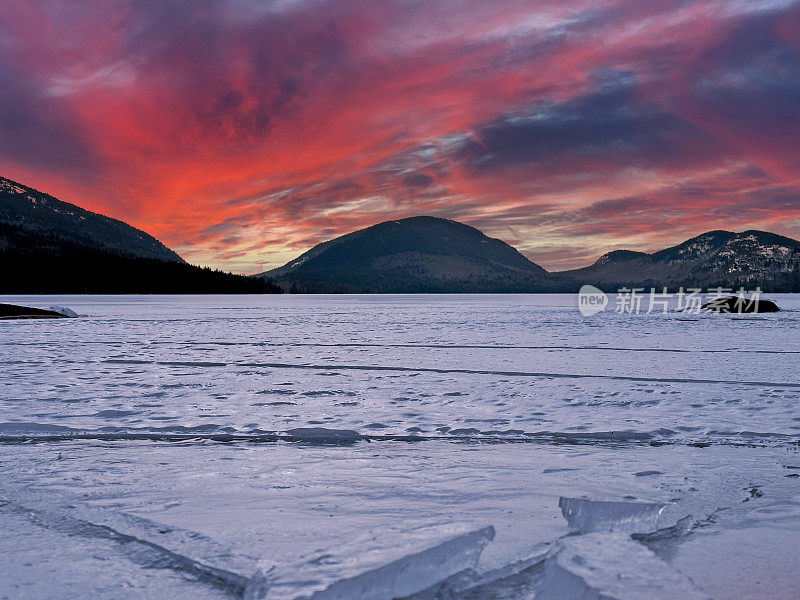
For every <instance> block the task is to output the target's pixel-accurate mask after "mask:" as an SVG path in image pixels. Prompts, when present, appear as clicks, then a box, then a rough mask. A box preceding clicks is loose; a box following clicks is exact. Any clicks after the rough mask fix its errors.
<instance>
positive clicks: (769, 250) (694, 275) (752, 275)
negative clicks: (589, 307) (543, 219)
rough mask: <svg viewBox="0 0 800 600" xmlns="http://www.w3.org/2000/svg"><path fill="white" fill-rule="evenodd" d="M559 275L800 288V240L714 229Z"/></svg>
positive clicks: (613, 282)
mask: <svg viewBox="0 0 800 600" xmlns="http://www.w3.org/2000/svg"><path fill="white" fill-rule="evenodd" d="M554 275H556V276H559V277H564V278H569V279H574V280H576V281H579V282H583V283H590V284H593V285H596V286H597V287H599V288H601V289H605V290H615V289H618V288H620V287H644V288H646V289H648V288H650V287H656V288H662V287H667V288H669V289H673V290H674V289H676V288H680V287H683V288H688V287H693V288H702V289H708V288H716V287H724V288H732V289H738V288H740V287H744V288H745V289H755V288H756V287H760V288H761V289H762V290H764V291H770V292H797V291H800V242H798V241H797V240H793V239H791V238H788V237H784V236H782V235H777V234H775V233H769V232H766V231H757V230H748V231H744V232H742V233H733V232H731V231H722V230H716V231H709V232H706V233H703V234H700V235H698V236H696V237H693V238H691V239H689V240H686V241H685V242H682V243H680V244H678V245H677V246H672V247H670V248H666V249H664V250H659V251H658V252H653V253H652V254H647V253H644V252H632V251H630V250H615V251H613V252H609V253H607V254H604V255H603V256H601V257H600V258H599V259H598V260H597V261H596V262H595V263H594V264H593V265H591V266H589V267H583V268H581V269H572V270H569V271H561V272H558V273H554Z"/></svg>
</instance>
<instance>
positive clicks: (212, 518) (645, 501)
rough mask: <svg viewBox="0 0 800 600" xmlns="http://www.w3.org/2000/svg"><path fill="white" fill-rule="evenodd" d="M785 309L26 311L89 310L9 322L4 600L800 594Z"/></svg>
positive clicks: (440, 300) (329, 305) (515, 304)
mask: <svg viewBox="0 0 800 600" xmlns="http://www.w3.org/2000/svg"><path fill="white" fill-rule="evenodd" d="M774 299H775V300H777V302H778V304H779V305H780V306H781V307H782V308H784V309H785V310H784V311H783V312H780V313H777V314H771V315H765V316H759V317H757V318H755V317H747V318H742V317H738V316H734V315H698V316H696V317H692V318H691V319H689V318H688V317H687V316H686V315H680V314H676V313H669V314H666V315H664V314H650V315H617V314H615V313H613V312H606V313H601V314H599V315H596V316H594V317H591V318H584V317H582V316H581V315H580V313H579V312H578V310H577V308H576V299H575V297H571V296H313V297H309V296H278V297H276V296H244V297H230V296H211V297H209V296H204V297H164V296H147V297H80V296H76V297H30V298H22V297H13V298H8V299H7V301H9V302H14V303H18V304H25V303H29V304H31V305H32V306H42V307H47V306H51V305H60V306H65V307H69V308H70V309H72V310H74V311H75V312H76V313H77V314H78V315H80V318H77V319H65V320H56V321H36V322H4V323H2V327H0V329H2V331H0V360H2V362H3V377H2V378H0V443H2V445H1V446H0V448H1V449H2V453H1V454H0V533H1V535H0V572H2V573H3V574H4V575H5V576H4V577H2V578H0V598H6V597H7V598H72V597H75V596H76V593H77V592H76V590H87V592H86V595H88V596H91V597H96V598H125V597H131V598H133V597H153V598H158V597H183V596H190V595H193V596H197V597H199V598H205V597H209V598H215V597H248V598H258V597H262V598H267V599H269V598H286V599H290V598H312V597H313V598H316V599H317V600H323V599H327V598H352V599H357V598H365V599H366V598H373V599H377V598H394V597H401V596H406V597H411V598H414V599H419V600H421V599H423V598H434V597H436V595H437V594H438V595H439V596H440V597H441V596H442V595H449V597H451V598H455V599H461V600H467V599H469V600H474V599H476V598H481V599H482V600H491V599H492V598H511V599H514V598H516V599H519V600H522V599H528V598H536V597H542V598H544V597H547V598H556V597H571V596H570V594H572V593H573V592H570V590H571V589H573V588H570V587H569V585H572V583H575V581H578V580H579V581H580V582H582V583H580V585H583V586H584V588H582V589H584V592H585V593H590V594H591V593H595V592H586V590H595V591H596V590H601V589H602V590H611V588H610V587H608V586H609V585H610V584H609V582H611V581H614V582H615V583H614V587H613V590H611V591H609V592H608V594H607V595H608V597H620V598H629V597H657V593H656V591H655V588H654V587H653V586H654V585H655V584H654V583H653V581H655V580H659V581H661V582H662V583H663V585H664V586H667V587H664V588H663V590H662V591H663V593H662V595H664V594H666V595H664V597H670V596H669V594H670V591H669V590H670V589H671V590H673V591H674V590H682V591H681V593H682V594H684V595H683V597H698V598H701V597H710V598H715V599H722V598H731V597H737V598H763V597H770V598H779V599H780V598H787V599H788V598H796V597H797V596H798V595H799V594H800V581H798V579H797V577H796V572H798V570H800V477H797V476H796V475H800V456H798V444H797V442H798V440H799V439H800V413H798V399H800V377H798V375H799V374H800V370H798V366H799V365H798V358H799V357H800V337H798V335H797V334H798V331H800V298H798V296H797V295H778V296H775V297H774ZM3 301H6V299H3ZM577 556H580V557H581V558H580V559H578V561H577V562H576V561H574V560H573V558H574V557H577ZM570 557H571V558H570ZM578 563H581V564H580V565H579V564H578ZM564 565H567V567H569V568H563V566H564ZM588 572H591V577H589V575H588V574H587V573H588ZM626 573H627V574H628V575H626ZM631 574H638V575H640V576H639V577H632V576H631ZM667 574H668V576H667ZM575 578H577V579H575ZM566 581H571V582H572V583H571V584H569V585H567V584H566V583H564V582H566ZM576 585H577V584H576ZM669 586H672V587H671V588H670V587H669ZM576 589H577V588H576ZM648 589H652V590H654V591H652V593H651V595H650V596H647V595H645V596H642V594H645V593H646V592H644V591H642V590H648ZM686 590H690V591H691V592H689V591H686ZM612 592H613V594H612ZM574 593H577V592H574ZM603 593H605V592H603ZM690 593H691V594H695V596H691V595H685V594H690ZM559 594H561V595H559ZM565 594H566V595H565ZM597 594H600V592H597ZM614 594H616V595H614ZM637 594H638V595H637ZM587 597H588V596H587ZM598 597H604V596H598Z"/></svg>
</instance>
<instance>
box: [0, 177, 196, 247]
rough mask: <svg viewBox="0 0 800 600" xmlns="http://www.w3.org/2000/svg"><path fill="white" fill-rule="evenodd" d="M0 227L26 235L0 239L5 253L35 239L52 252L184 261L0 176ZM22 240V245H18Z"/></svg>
mask: <svg viewBox="0 0 800 600" xmlns="http://www.w3.org/2000/svg"><path fill="white" fill-rule="evenodd" d="M0 224H3V225H5V226H6V229H7V230H8V229H9V228H12V229H16V230H19V232H20V233H21V234H23V233H24V234H26V235H20V236H14V235H12V236H5V237H4V239H0V244H4V246H3V247H4V248H5V249H7V250H9V249H11V250H17V251H21V252H25V251H28V250H30V249H31V248H30V246H29V245H28V243H27V242H29V241H30V240H31V239H33V238H37V239H39V240H41V242H42V243H44V244H46V245H47V247H48V248H50V249H52V250H58V248H60V247H61V246H63V245H68V246H82V247H85V248H94V249H96V250H101V251H106V252H114V253H117V254H121V255H126V256H136V257H140V258H155V259H158V260H169V261H175V262H181V263H182V262H184V261H183V259H182V258H181V257H180V256H178V255H177V254H176V253H175V252H173V251H172V250H170V249H169V248H167V247H166V246H165V245H164V244H162V243H161V242H159V241H158V240H157V239H156V238H154V237H153V236H152V235H149V234H147V233H145V232H144V231H141V230H139V229H136V228H134V227H131V226H130V225H128V224H127V223H123V222H122V221H118V220H116V219H112V218H111V217H106V216H104V215H100V214H97V213H93V212H90V211H88V210H84V209H82V208H80V207H78V206H75V205H74V204H70V203H68V202H63V201H61V200H59V199H58V198H54V197H53V196H50V195H49V194H44V193H42V192H39V191H37V190H34V189H33V188H29V187H28V186H25V185H22V184H21V183H17V182H15V181H11V180H10V179H6V178H5V177H0ZM22 239H24V240H25V241H26V244H24V245H20V244H19V242H20V241H21V240H22ZM15 244H16V245H15Z"/></svg>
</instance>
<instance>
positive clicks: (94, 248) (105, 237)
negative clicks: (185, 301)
mask: <svg viewBox="0 0 800 600" xmlns="http://www.w3.org/2000/svg"><path fill="white" fill-rule="evenodd" d="M279 291H280V289H279V288H278V287H277V286H275V285H274V284H272V283H271V282H269V281H267V280H256V279H253V278H250V277H244V276H242V275H233V274H231V273H223V272H221V271H214V270H211V269H205V268H200V267H196V266H193V265H189V264H187V263H186V262H185V261H184V260H183V259H182V258H181V257H180V256H178V255H177V254H176V253H175V252H173V251H172V250H170V249H169V248H167V247H166V246H165V245H164V244H162V243H161V242H159V241H158V240H157V239H156V238H154V237H153V236H151V235H150V234H148V233H146V232H144V231H141V230H139V229H136V228H134V227H131V226H130V225H128V224H127V223H123V222H122V221H118V220H116V219H112V218H110V217H106V216H104V215H100V214H97V213H93V212H90V211H88V210H84V209H82V208H80V207H78V206H75V205H74V204H69V203H68V202H62V201H61V200H58V199H57V198H54V197H53V196H50V195H48V194H44V193H42V192H39V191H37V190H34V189H33V188H30V187H28V186H25V185H22V184H20V183H17V182H15V181H12V180H10V179H6V178H4V177H0V293H5V294H49V293H59V294H68V293H79V294H141V293H161V294H183V293H196V294H204V293H218V294H222V293H226V294H231V293H264V292H279Z"/></svg>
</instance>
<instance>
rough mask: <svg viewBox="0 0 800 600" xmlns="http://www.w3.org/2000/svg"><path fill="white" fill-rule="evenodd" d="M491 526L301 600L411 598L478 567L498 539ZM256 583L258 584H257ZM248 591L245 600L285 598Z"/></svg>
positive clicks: (388, 599) (410, 555)
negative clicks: (458, 574)
mask: <svg viewBox="0 0 800 600" xmlns="http://www.w3.org/2000/svg"><path fill="white" fill-rule="evenodd" d="M494 535H495V531H494V527H492V526H491V525H489V526H487V527H483V528H481V529H477V530H475V531H471V532H468V533H464V534H462V535H459V536H456V537H454V538H451V539H449V540H446V541H444V542H442V543H441V544H438V545H436V546H433V547H431V548H428V549H426V550H423V551H421V552H417V553H414V554H409V555H407V556H404V557H402V558H400V559H398V560H395V561H392V562H390V563H388V564H386V565H383V566H381V567H378V568H375V569H372V570H369V571H366V572H364V573H361V574H360V575H356V576H355V577H351V578H348V579H342V580H340V581H337V582H335V583H333V584H331V585H330V586H328V587H327V588H326V589H324V590H321V591H318V592H315V593H313V594H312V595H311V596H299V597H297V600H301V599H303V600H306V599H307V600H392V599H393V598H402V597H405V596H411V595H413V594H416V593H418V592H421V591H423V590H427V589H429V588H431V587H433V586H435V585H436V584H438V583H440V582H442V581H445V580H447V579H448V578H450V577H452V576H453V575H456V574H457V573H461V572H464V571H470V570H473V569H475V568H476V566H477V564H478V560H479V559H480V556H481V553H482V552H483V550H484V548H485V547H486V546H487V544H489V542H491V541H492V540H493V539H494ZM254 583H255V581H254ZM264 592H265V593H259V591H256V590H253V589H248V590H247V591H246V592H245V598H247V599H250V598H253V599H256V598H262V597H264V598H267V599H268V600H269V599H271V598H276V597H282V596H280V595H279V594H272V593H270V590H269V589H267V590H264Z"/></svg>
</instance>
